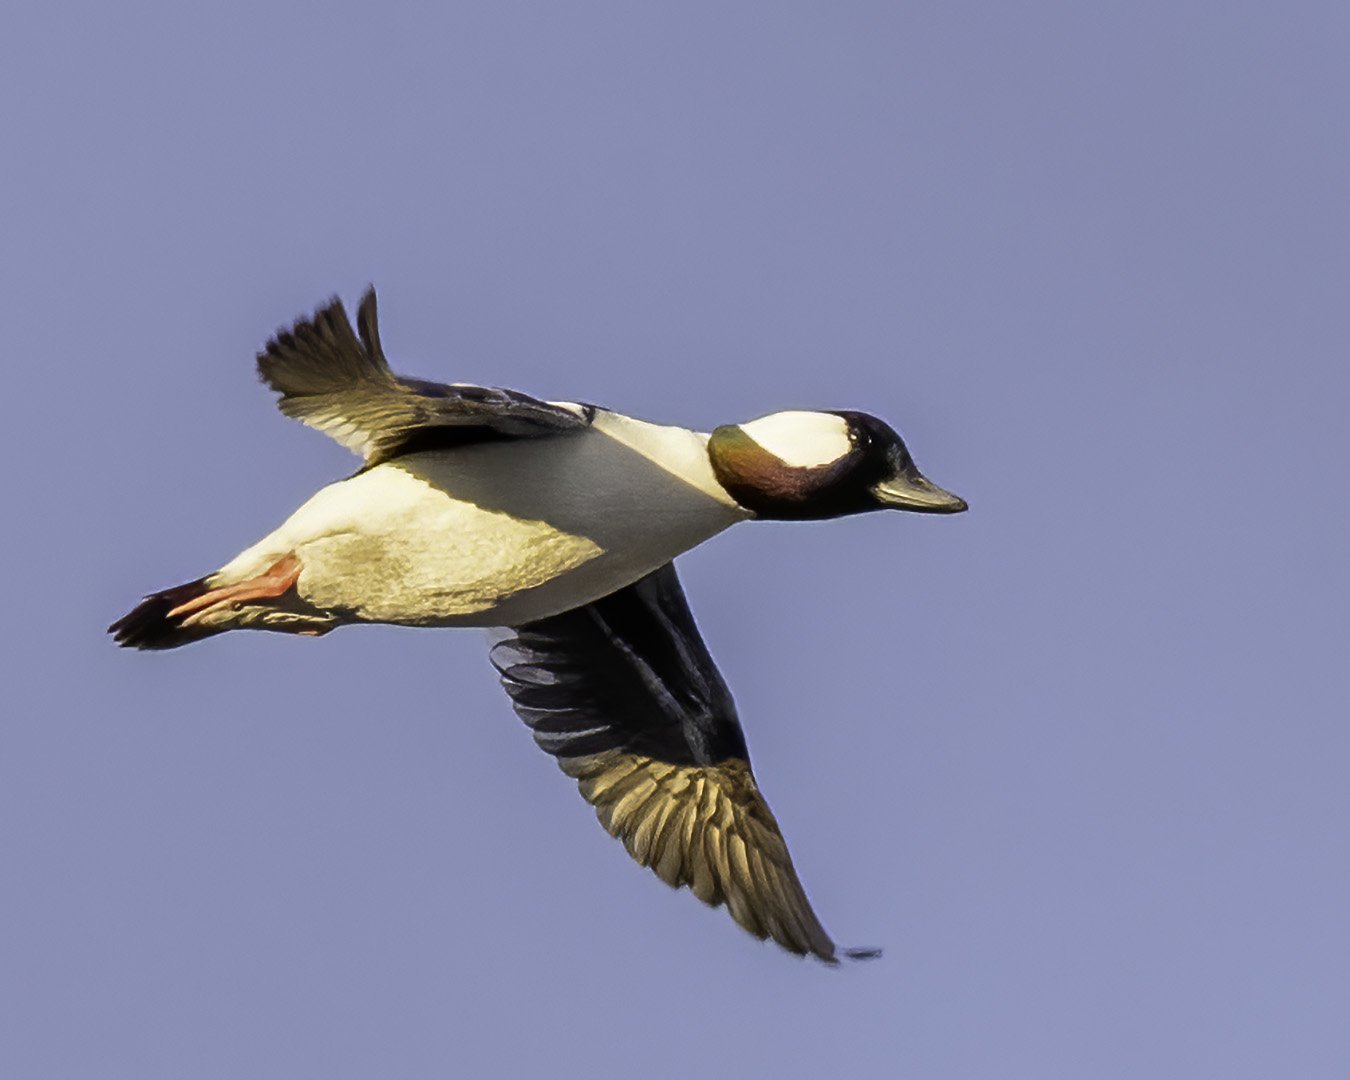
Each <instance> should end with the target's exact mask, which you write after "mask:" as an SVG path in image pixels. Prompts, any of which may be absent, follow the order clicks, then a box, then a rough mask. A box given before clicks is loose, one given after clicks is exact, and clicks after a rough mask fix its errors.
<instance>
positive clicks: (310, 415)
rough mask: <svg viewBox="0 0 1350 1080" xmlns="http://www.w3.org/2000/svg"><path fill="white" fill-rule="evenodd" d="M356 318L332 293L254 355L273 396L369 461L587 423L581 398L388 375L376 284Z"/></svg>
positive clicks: (293, 414)
mask: <svg viewBox="0 0 1350 1080" xmlns="http://www.w3.org/2000/svg"><path fill="white" fill-rule="evenodd" d="M356 325H357V331H356V332H354V331H353V330H352V325H351V322H350V321H349V320H348V318H347V312H346V310H345V309H344V308H343V306H342V302H341V301H340V300H337V299H334V300H332V301H330V302H329V304H328V305H327V306H326V307H323V308H320V309H319V310H318V311H316V312H315V313H314V315H313V317H312V318H309V319H303V320H301V321H300V322H297V323H296V324H295V325H294V326H293V327H292V328H291V329H290V330H287V331H283V332H281V333H278V334H277V335H276V336H275V337H274V338H272V340H271V341H269V342H268V343H267V347H266V348H265V349H264V350H263V351H262V352H261V353H259V354H258V374H259V376H261V378H262V380H263V381H264V382H266V383H267V384H268V385H269V386H270V387H271V388H272V389H273V390H275V391H276V392H277V393H278V394H280V395H281V398H280V400H279V401H278V402H277V404H278V407H279V408H280V409H281V411H282V412H283V413H285V414H286V415H287V416H290V417H294V418H295V419H296V420H299V421H300V422H301V423H304V424H307V425H308V426H310V427H312V428H314V429H315V430H317V431H322V432H323V433H324V434H325V435H330V436H332V438H334V439H336V440H337V441H338V442H340V443H341V444H342V445H343V446H345V447H347V448H348V449H349V450H353V451H355V452H356V453H358V454H360V455H361V456H362V457H363V458H364V459H365V463H366V466H367V467H369V466H371V465H378V464H379V463H380V462H382V461H388V460H389V459H390V458H393V457H397V456H399V455H400V454H408V453H413V452H415V451H417V450H428V449H433V448H436V447H447V446H462V445H466V444H468V443H475V442H485V441H488V440H492V439H519V438H535V437H538V436H541V435H558V434H562V433H564V432H568V431H575V430H578V429H580V428H584V427H587V426H588V425H589V424H590V422H591V417H592V415H593V413H594V410H593V409H591V408H590V407H589V406H585V405H567V404H552V403H550V402H547V401H540V400H538V399H537V398H532V397H530V396H528V395H526V394H520V393H517V392H516V391H514V390H501V389H498V388H496V387H484V386H460V385H454V384H444V383H434V382H425V381H423V380H421V379H409V378H403V377H401V376H398V375H395V374H394V373H393V372H392V371H390V370H389V364H388V362H387V361H386V360H385V357H384V350H383V349H382V348H381V347H380V334H379V326H378V323H377V320H376V311H375V290H374V289H369V290H367V291H366V294H365V296H364V297H362V299H361V305H360V307H359V308H358V309H357V313H356Z"/></svg>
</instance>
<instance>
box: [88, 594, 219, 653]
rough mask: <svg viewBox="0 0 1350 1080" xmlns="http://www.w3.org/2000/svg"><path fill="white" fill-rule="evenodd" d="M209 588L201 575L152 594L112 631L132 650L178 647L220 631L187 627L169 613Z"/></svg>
mask: <svg viewBox="0 0 1350 1080" xmlns="http://www.w3.org/2000/svg"><path fill="white" fill-rule="evenodd" d="M206 589H207V585H206V578H198V579H197V580H196V581H189V582H188V583H187V584H186V585H177V586H175V587H174V588H172V589H165V590H164V591H163V592H157V593H151V594H150V595H149V596H147V597H146V598H145V599H144V600H142V601H141V602H140V603H139V604H137V605H136V606H135V607H134V608H132V609H131V610H130V611H128V612H127V613H126V614H125V615H123V616H122V617H121V618H120V619H118V620H117V621H116V622H115V623H113V624H112V625H111V626H110V627H108V633H110V634H112V636H113V639H114V640H115V641H116V642H117V644H119V645H123V646H126V647H127V648H129V649H176V648H178V646H179V645H188V644H191V643H192V642H194V641H200V640H201V639H202V638H205V637H210V636H211V635H212V634H215V633H219V631H218V630H210V629H202V628H201V627H189V628H187V629H184V628H183V627H182V626H181V625H180V624H179V620H178V619H177V618H170V617H169V612H170V611H172V610H173V609H174V608H176V607H177V606H178V605H179V604H185V603H187V601H189V600H191V599H193V598H194V597H197V596H201V595H202V593H204V592H206Z"/></svg>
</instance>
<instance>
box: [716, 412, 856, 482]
mask: <svg viewBox="0 0 1350 1080" xmlns="http://www.w3.org/2000/svg"><path fill="white" fill-rule="evenodd" d="M740 428H741V430H742V431H744V432H745V433H746V434H747V435H749V436H750V438H752V439H754V440H755V442H756V443H758V444H759V445H760V446H761V447H763V448H764V449H765V450H767V451H768V452H769V453H771V454H772V455H773V456H774V457H776V458H777V459H778V460H779V461H781V462H782V463H783V464H784V465H790V466H792V468H794V469H811V468H815V467H816V466H819V465H829V464H830V463H832V462H835V461H838V460H839V459H840V458H841V457H843V456H844V455H845V454H847V453H848V452H849V450H850V449H852V443H850V442H849V438H848V422H847V421H845V420H844V418H843V417H842V416H835V415H833V414H832V413H820V412H780V413H773V414H772V415H771V416H761V417H760V418H759V419H758V420H751V421H750V422H749V423H748V424H741V425H740Z"/></svg>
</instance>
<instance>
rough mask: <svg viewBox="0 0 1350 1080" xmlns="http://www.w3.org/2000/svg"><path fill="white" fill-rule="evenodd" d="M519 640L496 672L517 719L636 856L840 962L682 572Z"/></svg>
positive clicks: (796, 946)
mask: <svg viewBox="0 0 1350 1080" xmlns="http://www.w3.org/2000/svg"><path fill="white" fill-rule="evenodd" d="M512 633H513V634H514V637H512V638H509V639H508V640H506V641H503V642H500V643H499V644H497V645H496V646H494V648H493V650H492V660H493V663H494V664H495V665H496V667H497V669H498V671H499V672H500V674H501V677H502V683H503V685H504V686H505V687H506V690H507V693H509V694H510V695H511V699H512V703H513V704H514V706H515V709H516V712H517V713H518V714H519V715H520V717H521V719H523V720H524V721H525V723H526V724H528V725H529V726H530V728H531V729H532V731H533V732H534V737H535V740H536V741H537V742H538V743H539V745H540V746H541V747H542V748H543V749H544V750H546V751H547V752H548V753H550V754H552V755H553V756H555V757H556V758H557V759H558V763H559V765H560V766H561V767H562V770H563V771H564V772H565V773H567V775H569V776H571V777H572V778H574V779H575V780H576V781H577V784H578V786H579V788H580V790H581V794H582V796H583V797H584V798H585V799H586V801H587V802H589V803H590V804H591V805H592V806H594V807H595V811H596V815H597V816H598V817H599V819H600V823H601V824H602V825H604V827H605V828H606V829H607V830H608V831H609V832H610V834H611V835H613V836H616V837H618V838H619V839H620V840H622V841H623V844H624V847H626V848H627V849H628V853H629V854H630V855H631V856H632V857H633V858H634V859H635V860H636V861H637V862H639V863H641V864H642V865H643V866H647V867H650V868H651V869H652V870H653V871H654V872H655V873H656V875H657V876H658V877H659V878H661V880H662V881H664V882H666V884H668V885H671V886H673V887H676V888H679V887H681V886H687V887H688V888H689V889H690V891H692V892H693V893H694V895H695V896H697V897H698V898H699V899H700V900H702V901H703V902H704V903H706V904H712V905H714V906H716V905H720V904H725V905H726V906H727V910H728V911H729V912H730V914H731V917H732V918H733V919H735V920H736V922H737V923H739V924H740V925H741V926H742V927H744V928H745V929H746V930H747V931H749V932H750V933H751V934H753V935H755V936H756V937H759V938H766V937H767V938H772V939H773V940H774V941H776V942H777V943H778V944H779V945H781V946H783V948H785V949H787V950H788V951H790V952H793V953H798V954H801V955H808V954H809V955H813V956H816V957H818V958H819V959H821V960H823V961H825V962H827V963H835V962H836V961H837V959H838V956H837V951H836V948H835V945H834V942H833V941H831V940H830V937H829V935H828V934H827V933H826V932H825V929H824V927H823V926H821V924H820V921H819V920H818V919H817V918H816V915H815V913H814V911H813V910H812V908H811V904H810V901H809V900H808V899H807V897H806V893H805V891H804V890H803V888H802V885H801V882H800V881H799V880H798V877H797V873H796V871H795V869H794V868H793V865H792V859H791V857H790V856H789V855H788V850H787V844H786V842H785V841H784V840H783V834H782V832H781V830H780V829H779V827H778V823H777V821H775V820H774V816H773V814H772V812H771V811H770V810H769V807H768V804H767V803H766V802H765V801H764V797H763V796H762V795H761V794H760V791H759V787H758V785H757V784H756V782H755V778H754V775H753V774H752V773H751V770H750V763H749V760H748V756H747V754H746V751H745V741H744V738H743V737H742V734H741V728H740V723H739V721H738V719H737V717H736V711H735V706H734V705H733V703H732V700H731V695H730V693H729V692H728V690H727V687H726V684H725V683H724V682H723V681H722V677H721V675H720V674H718V671H717V668H716V667H715V666H714V664H713V661H712V657H711V656H710V655H709V654H708V651H707V648H706V647H705V646H704V644H703V642H702V640H701V639H700V638H699V636H698V631H697V628H696V627H695V625H694V621H693V617H692V616H691V615H690V613H689V608H688V605H687V604H686V603H685V600H684V594H683V592H682V591H681V589H680V585H679V580H678V578H677V577H676V575H675V569H674V567H673V566H672V565H667V566H665V567H662V568H661V569H660V570H657V571H655V572H654V573H652V574H650V575H648V576H647V577H645V578H643V579H642V580H641V581H638V582H636V583H635V584H633V585H630V586H628V587H627V588H626V589H621V590H619V591H618V592H616V593H614V594H612V595H610V596H608V597H605V598H604V599H602V600H598V601H596V602H595V603H593V604H590V605H588V606H586V607H583V608H579V609H577V610H575V611H569V612H566V613H564V614H562V615H556V616H553V617H552V618H549V619H543V620H540V621H538V622H534V623H529V624H527V625H525V626H520V627H516V628H515V629H514V630H513V631H512ZM845 955H848V956H851V957H857V958H861V957H864V956H869V955H874V953H873V952H872V951H869V950H851V951H846V952H845Z"/></svg>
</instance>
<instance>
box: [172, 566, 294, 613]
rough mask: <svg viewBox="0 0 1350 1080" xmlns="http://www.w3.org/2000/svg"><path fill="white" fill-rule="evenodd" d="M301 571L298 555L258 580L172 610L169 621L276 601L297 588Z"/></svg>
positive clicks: (225, 588) (214, 591)
mask: <svg viewBox="0 0 1350 1080" xmlns="http://www.w3.org/2000/svg"><path fill="white" fill-rule="evenodd" d="M300 569H301V567H300V560H299V559H297V558H296V557H295V555H293V554H292V555H283V556H282V557H281V558H280V559H278V560H277V561H276V562H274V563H273V564H272V565H271V566H269V567H268V568H267V569H266V570H264V571H263V572H262V573H261V574H259V575H258V576H257V577H253V578H249V579H248V580H247V581H239V582H236V583H235V584H233V585H222V586H221V587H220V588H217V589H210V590H208V591H207V592H204V593H202V595H201V596H196V597H193V598H192V599H191V600H188V601H186V602H185V603H182V604H179V605H178V606H177V607H175V608H172V609H171V610H170V611H169V612H168V617H169V618H170V619H180V620H182V621H183V622H186V621H187V620H188V619H189V618H190V617H191V616H193V615H195V614H197V613H198V612H201V611H205V610H206V609H207V608H213V607H216V606H217V605H219V604H230V605H231V606H232V607H233V608H234V610H236V611H237V610H239V608H241V607H243V606H244V604H246V603H248V602H249V601H250V600H275V599H276V598H277V597H279V596H284V595H285V594H286V592H287V591H288V590H289V589H290V588H291V587H292V586H293V585H295V583H296V581H297V580H299V577H300Z"/></svg>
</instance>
